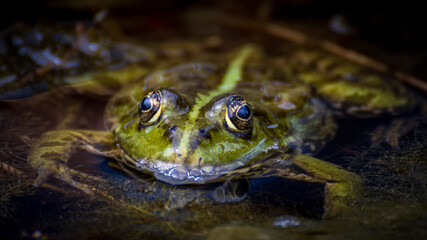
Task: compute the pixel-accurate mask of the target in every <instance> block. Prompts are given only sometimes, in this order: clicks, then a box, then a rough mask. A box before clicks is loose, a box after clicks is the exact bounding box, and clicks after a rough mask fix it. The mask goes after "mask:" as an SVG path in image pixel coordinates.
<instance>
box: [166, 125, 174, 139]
mask: <svg viewBox="0 0 427 240" xmlns="http://www.w3.org/2000/svg"><path fill="white" fill-rule="evenodd" d="M176 129H177V126H171V127H169V128H168V129H167V130H166V131H165V133H164V134H163V135H164V136H165V137H169V138H173V137H174V136H175V132H176Z"/></svg>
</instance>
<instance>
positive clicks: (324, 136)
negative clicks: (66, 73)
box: [28, 44, 416, 215]
mask: <svg viewBox="0 0 427 240" xmlns="http://www.w3.org/2000/svg"><path fill="white" fill-rule="evenodd" d="M165 62H166V63H164V64H161V66H160V67H159V66H156V67H152V68H148V69H147V66H145V67H144V69H142V66H134V67H132V68H131V70H120V71H117V72H115V73H113V74H112V75H114V76H115V77H116V78H117V79H120V78H126V79H133V81H130V80H126V81H123V82H124V83H120V84H121V85H122V86H121V88H120V90H118V91H117V92H116V93H114V95H113V96H112V97H111V98H110V100H109V102H108V104H107V106H106V110H105V116H104V120H105V125H106V126H107V130H106V131H95V130H79V129H58V130H53V131H49V132H46V133H44V134H43V135H42V136H41V138H40V139H39V140H38V141H37V142H36V143H35V144H34V145H33V147H32V149H31V152H30V154H29V156H28V162H29V164H30V165H31V166H32V168H34V169H35V170H37V172H38V178H37V180H36V181H35V185H40V184H42V183H44V182H45V181H46V180H47V179H48V177H53V178H56V179H59V180H61V181H64V182H66V183H68V184H70V185H71V186H74V187H76V188H78V189H80V190H82V191H83V192H85V193H88V194H93V193H94V191H93V190H94V187H92V186H90V185H87V184H85V183H84V182H82V181H79V179H83V178H85V177H90V176H88V175H87V174H86V173H82V172H79V171H77V170H74V169H72V168H69V167H68V166H67V161H68V159H69V157H70V155H71V153H72V152H73V151H74V150H75V149H77V148H78V149H83V150H86V151H88V152H90V153H93V154H97V155H101V156H104V157H107V158H112V159H116V160H117V161H118V162H119V163H121V164H123V165H125V166H127V168H130V169H132V170H133V171H136V172H144V173H148V174H151V175H153V176H154V177H155V178H156V179H157V180H159V181H162V182H166V183H169V184H172V185H200V184H208V183H212V182H227V181H230V180H233V179H240V178H261V177H271V176H275V177H283V178H287V179H294V180H300V181H307V182H320V183H324V185H325V201H324V202H325V211H326V214H328V215H334V214H336V213H339V212H341V211H342V210H343V209H346V208H348V207H350V206H351V202H352V201H353V200H354V199H356V198H357V197H358V196H359V193H360V190H361V186H362V180H361V178H360V177H359V176H358V175H357V174H355V173H352V172H349V171H346V170H345V169H343V168H341V167H340V166H338V165H335V164H332V163H329V162H326V161H323V160H320V159H317V158H315V157H313V155H315V154H316V153H317V152H318V151H319V150H320V149H322V148H323V147H324V146H325V145H326V144H327V143H328V142H329V141H330V140H331V139H332V138H333V137H334V136H335V134H336V132H337V128H338V126H337V123H336V118H338V117H339V116H343V115H345V116H347V115H352V116H356V117H373V116H378V115H384V114H389V115H397V114H402V113H405V112H409V111H411V110H412V109H414V107H415V106H416V101H415V99H414V97H413V96H411V95H410V94H409V93H408V90H407V89H406V88H404V87H403V86H401V85H399V83H397V82H389V81H388V80H389V79H387V78H385V77H383V76H381V75H379V74H377V73H373V72H371V71H369V70H367V69H366V68H363V67H360V66H358V65H355V64H353V63H350V62H347V61H344V60H342V59H340V58H338V57H335V56H331V55H327V54H325V53H323V52H318V51H307V50H297V51H295V52H294V53H293V54H291V55H289V56H280V55H279V56H274V57H273V56H269V55H268V54H267V53H265V52H264V51H262V50H260V48H259V47H257V46H254V45H250V44H249V45H245V46H243V47H240V48H238V49H234V50H232V51H230V52H227V53H222V54H219V53H217V54H213V53H211V54H209V56H194V57H193V59H190V60H188V61H187V62H186V63H182V62H177V61H170V62H167V61H165ZM130 73H132V74H130ZM138 75H140V76H138ZM124 76H126V77H124ZM119 82H120V81H119ZM120 84H119V85H120ZM101 85H102V82H99V83H90V84H86V83H85V84H80V86H79V84H76V85H75V86H73V87H74V88H76V89H84V91H86V92H88V90H87V89H89V88H92V90H91V91H92V92H96V89H97V88H99V87H100V86H101ZM110 85H111V84H110ZM113 85H114V86H116V85H117V84H113ZM100 88H102V86H101V87H100ZM104 89H105V88H104ZM84 91H83V90H82V92H84ZM89 92H90V91H89ZM105 92H108V91H105Z"/></svg>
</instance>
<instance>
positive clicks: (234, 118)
mask: <svg viewBox="0 0 427 240" xmlns="http://www.w3.org/2000/svg"><path fill="white" fill-rule="evenodd" d="M225 122H226V126H227V127H228V129H229V130H231V131H232V132H235V133H238V135H239V136H241V137H245V138H248V137H250V133H251V132H252V128H253V125H252V123H253V119H252V107H251V105H249V103H247V102H246V100H245V99H243V98H242V97H240V96H234V97H232V98H231V99H230V100H229V101H228V104H227V114H226V116H225Z"/></svg>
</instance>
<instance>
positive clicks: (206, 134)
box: [199, 128, 212, 139]
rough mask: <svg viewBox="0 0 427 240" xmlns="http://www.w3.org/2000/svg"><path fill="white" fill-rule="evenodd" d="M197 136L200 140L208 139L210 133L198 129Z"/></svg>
mask: <svg viewBox="0 0 427 240" xmlns="http://www.w3.org/2000/svg"><path fill="white" fill-rule="evenodd" d="M199 136H200V137H201V138H209V139H210V138H211V137H212V136H211V134H210V132H209V131H208V130H206V129H204V128H201V129H199Z"/></svg>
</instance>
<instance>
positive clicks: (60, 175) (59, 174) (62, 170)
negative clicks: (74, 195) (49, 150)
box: [33, 165, 96, 195]
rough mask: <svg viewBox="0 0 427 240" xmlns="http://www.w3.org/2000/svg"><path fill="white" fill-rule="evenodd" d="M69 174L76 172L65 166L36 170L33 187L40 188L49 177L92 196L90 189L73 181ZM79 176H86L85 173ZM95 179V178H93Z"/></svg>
mask: <svg viewBox="0 0 427 240" xmlns="http://www.w3.org/2000/svg"><path fill="white" fill-rule="evenodd" d="M71 172H77V171H75V170H72V169H69V168H68V167H66V166H61V165H59V166H56V168H54V169H53V168H52V167H50V168H49V167H40V168H39V169H38V176H37V178H36V180H35V181H34V183H33V185H34V186H36V187H38V186H42V185H43V184H44V183H46V182H47V179H48V178H49V177H54V178H56V179H59V180H61V181H64V182H66V183H67V184H69V185H71V186H73V187H75V188H78V189H79V190H81V191H83V192H84V193H86V194H89V195H93V194H94V192H93V190H92V188H91V187H90V186H89V185H87V184H84V183H81V182H79V181H76V180H74V179H73V177H72V176H71ZM79 175H80V176H86V177H87V176H88V175H87V174H85V173H79ZM94 178H96V177H94Z"/></svg>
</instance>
